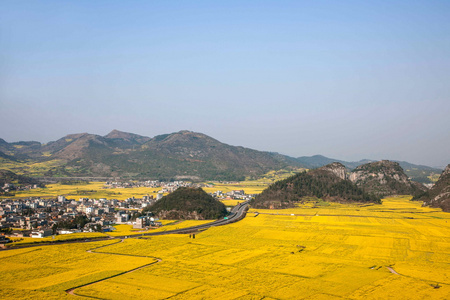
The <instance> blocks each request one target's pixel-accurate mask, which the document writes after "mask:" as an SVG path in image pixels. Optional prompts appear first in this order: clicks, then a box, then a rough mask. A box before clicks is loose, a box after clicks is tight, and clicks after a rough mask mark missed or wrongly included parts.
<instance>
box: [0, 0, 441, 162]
mask: <svg viewBox="0 0 450 300" xmlns="http://www.w3.org/2000/svg"><path fill="white" fill-rule="evenodd" d="M112 129H119V130H122V131H128V132H133V133H137V134H141V135H146V136H155V135H158V134H163V133H170V132H174V131H179V130H185V129H186V130H192V131H197V132H202V133H205V134H207V135H210V136H212V137H214V138H216V139H218V140H220V141H222V142H225V143H228V144H232V145H241V146H245V147H250V148H254V149H258V150H267V151H276V152H280V153H283V154H287V155H291V156H303V155H314V154H323V155H326V156H330V157H334V158H339V159H345V160H359V159H362V158H371V159H383V158H385V159H396V160H407V161H410V162H413V163H421V164H427V165H432V166H443V165H446V164H448V163H450V1H448V0H443V1H432V0H427V1H412V0H409V1H393V0H389V1H79V0H78V1H1V2H0V138H3V139H5V140H7V141H8V142H13V141H19V140H37V141H40V142H48V141H51V140H56V139H58V138H60V137H62V136H64V135H66V134H69V133H78V132H89V133H95V134H100V135H105V134H107V133H108V132H109V131H111V130H112Z"/></svg>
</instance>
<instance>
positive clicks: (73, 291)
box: [65, 239, 162, 299]
mask: <svg viewBox="0 0 450 300" xmlns="http://www.w3.org/2000/svg"><path fill="white" fill-rule="evenodd" d="M123 241H124V239H120V241H118V242H116V243H113V244H109V245H104V246H100V247H96V248H93V249H89V250H86V252H88V253H95V254H106V255H121V256H131V257H142V258H153V259H156V261H153V262H151V263H148V264H145V265H142V266H140V267H137V268H134V269H131V270H128V271H123V272H120V273H118V274H115V275H112V276H108V277H105V278H102V279H99V280H95V281H92V282H89V283H86V284H82V285H79V286H76V287H72V288H70V289H67V290H65V292H66V293H67V294H69V295H72V296H77V297H87V298H91V299H102V298H98V297H92V296H85V295H78V294H76V293H75V290H76V289H79V288H82V287H85V286H89V285H93V284H95V283H99V282H102V281H105V280H108V279H111V278H115V277H118V276H121V275H125V274H128V273H131V272H134V271H137V270H140V269H143V268H146V267H149V266H151V265H154V264H157V263H159V262H161V261H162V259H160V258H157V257H153V256H144V255H133V254H122V253H111V252H97V251H94V250H96V249H100V248H105V247H109V246H112V245H117V244H119V243H123Z"/></svg>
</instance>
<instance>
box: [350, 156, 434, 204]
mask: <svg viewBox="0 0 450 300" xmlns="http://www.w3.org/2000/svg"><path fill="white" fill-rule="evenodd" d="M349 179H350V180H351V181H352V182H354V183H355V184H356V185H357V186H359V187H361V188H363V189H364V190H365V191H366V192H369V193H373V194H375V195H379V196H388V195H399V194H410V195H418V194H420V193H422V192H424V191H425V190H426V188H425V187H424V186H423V185H422V184H418V183H412V182H411V180H409V178H408V176H406V174H405V172H404V171H403V169H402V167H400V165H399V163H397V162H393V161H389V160H382V161H377V162H372V163H368V164H364V165H361V166H359V167H357V168H356V169H354V170H353V171H352V172H351V173H350V176H349Z"/></svg>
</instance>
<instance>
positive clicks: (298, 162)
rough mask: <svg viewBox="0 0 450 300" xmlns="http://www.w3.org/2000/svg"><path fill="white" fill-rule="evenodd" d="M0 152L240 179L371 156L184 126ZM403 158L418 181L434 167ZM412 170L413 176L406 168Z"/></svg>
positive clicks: (103, 169)
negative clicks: (299, 151) (242, 142)
mask: <svg viewBox="0 0 450 300" xmlns="http://www.w3.org/2000/svg"><path fill="white" fill-rule="evenodd" d="M0 152H1V155H0V159H1V160H0V163H1V162H2V161H3V162H5V163H9V164H11V165H14V164H15V161H22V162H30V163H36V162H38V163H43V164H47V163H48V164H49V165H51V166H49V167H48V169H47V170H46V171H42V172H41V173H37V174H38V175H39V174H40V176H100V177H117V176H120V177H126V178H141V177H149V178H155V179H170V178H174V179H176V178H191V179H217V180H238V179H240V180H242V179H244V178H245V177H249V178H256V177H258V176H261V175H262V174H264V173H265V172H267V171H269V170H279V169H282V168H299V167H304V168H313V167H321V166H323V165H325V163H326V164H329V163H332V162H340V163H342V164H343V165H345V166H346V167H347V168H349V169H352V168H354V167H356V166H357V165H360V164H361V163H365V162H371V160H362V161H359V162H346V161H343V160H336V159H331V158H327V157H325V156H323V155H315V156H312V157H307V156H302V157H298V158H294V157H290V156H287V155H283V154H280V153H277V152H268V151H259V150H254V149H250V148H246V147H242V146H232V145H228V144H225V143H221V142H220V141H218V140H217V139H214V138H212V137H210V136H207V135H205V134H203V133H198V132H192V131H188V130H181V131H178V132H173V133H169V134H161V135H156V136H154V137H153V138H151V137H146V136H142V135H138V134H134V133H128V132H123V131H119V130H117V129H114V130H112V131H111V132H109V133H108V134H106V135H104V136H101V135H97V134H89V133H75V134H68V135H66V136H64V137H62V138H60V139H58V140H56V141H51V142H49V143H47V144H41V143H39V142H35V141H30V142H25V141H20V142H14V143H8V142H6V141H5V140H3V139H0ZM401 164H402V163H401ZM403 164H407V166H408V167H409V168H410V169H405V171H406V173H407V174H408V176H409V177H411V178H412V179H413V180H418V181H421V182H430V180H429V178H428V177H427V176H430V175H433V174H437V173H440V170H437V169H433V168H431V167H426V166H423V167H424V168H422V169H420V168H421V167H420V166H419V165H414V164H410V163H407V162H403ZM416 167H418V168H416ZM413 168H416V169H417V170H413ZM13 170H14V171H16V172H18V173H23V174H24V175H32V176H37V175H36V172H35V173H32V172H29V171H27V169H26V168H24V167H17V168H16V169H13ZM413 171H414V172H416V173H417V174H416V175H417V176H415V175H414V174H412V172H413ZM419 173H420V174H419Z"/></svg>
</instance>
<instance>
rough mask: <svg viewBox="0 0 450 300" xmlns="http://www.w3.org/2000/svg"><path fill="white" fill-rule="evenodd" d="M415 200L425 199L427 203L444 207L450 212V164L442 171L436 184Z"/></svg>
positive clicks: (443, 208)
mask: <svg viewBox="0 0 450 300" xmlns="http://www.w3.org/2000/svg"><path fill="white" fill-rule="evenodd" d="M413 200H420V201H423V202H424V204H425V205H428V206H431V207H439V208H442V210H443V211H447V212H450V164H449V165H447V167H446V168H445V170H444V171H443V172H442V174H441V176H440V177H439V180H438V181H437V182H436V184H435V185H434V186H433V187H432V188H431V189H430V190H428V191H426V192H425V193H424V194H422V195H419V196H417V197H414V198H413Z"/></svg>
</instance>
